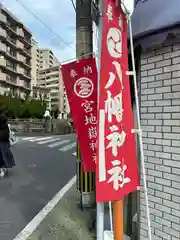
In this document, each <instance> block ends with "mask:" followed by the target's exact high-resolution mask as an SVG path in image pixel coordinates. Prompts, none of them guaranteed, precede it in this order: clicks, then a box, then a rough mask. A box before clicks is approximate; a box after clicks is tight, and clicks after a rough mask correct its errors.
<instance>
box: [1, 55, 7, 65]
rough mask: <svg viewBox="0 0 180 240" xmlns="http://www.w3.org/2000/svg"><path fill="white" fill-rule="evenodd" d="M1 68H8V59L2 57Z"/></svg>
mask: <svg viewBox="0 0 180 240" xmlns="http://www.w3.org/2000/svg"><path fill="white" fill-rule="evenodd" d="M0 66H1V67H6V59H4V58H3V57H0Z"/></svg>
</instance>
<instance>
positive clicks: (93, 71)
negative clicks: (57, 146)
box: [60, 58, 97, 172]
mask: <svg viewBox="0 0 180 240" xmlns="http://www.w3.org/2000/svg"><path fill="white" fill-rule="evenodd" d="M61 70H62V77H63V81H64V85H65V88H66V92H67V96H68V101H69V105H70V109H71V113H72V119H73V122H74V126H75V128H76V134H77V136H78V141H79V145H80V150H81V155H82V162H83V167H84V171H85V172H95V170H96V164H95V161H96V149H97V68H96V62H95V59H94V58H88V59H82V60H80V61H78V62H77V61H75V62H71V63H68V64H65V65H62V66H61V69H60V71H61Z"/></svg>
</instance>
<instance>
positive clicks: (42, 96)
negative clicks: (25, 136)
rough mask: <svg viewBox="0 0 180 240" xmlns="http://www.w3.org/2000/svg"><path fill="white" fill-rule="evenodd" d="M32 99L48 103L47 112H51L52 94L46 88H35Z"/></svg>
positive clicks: (33, 88)
mask: <svg viewBox="0 0 180 240" xmlns="http://www.w3.org/2000/svg"><path fill="white" fill-rule="evenodd" d="M31 93H32V95H31V97H32V98H33V99H35V100H43V101H44V102H45V103H46V110H49V111H50V110H51V92H50V90H49V89H47V88H46V87H41V86H33V87H32V92H31Z"/></svg>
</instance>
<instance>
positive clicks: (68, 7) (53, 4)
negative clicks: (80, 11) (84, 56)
mask: <svg viewBox="0 0 180 240" xmlns="http://www.w3.org/2000/svg"><path fill="white" fill-rule="evenodd" d="M19 1H20V2H21V3H23V4H24V5H25V6H26V7H27V8H28V9H29V10H30V11H31V12H33V13H34V15H36V16H37V17H38V18H40V19H41V20H42V21H43V22H44V23H45V24H46V25H47V26H48V27H49V28H51V29H52V30H53V32H55V33H56V34H57V35H58V36H59V37H62V38H63V40H64V41H65V42H67V43H68V44H69V45H70V46H71V47H72V48H73V49H72V48H70V47H69V46H67V45H66V44H64V43H63V41H62V40H61V39H60V38H58V37H56V36H55V35H54V34H53V33H52V32H51V31H49V30H48V29H47V28H46V27H45V26H43V24H42V23H40V22H39V21H38V20H37V19H36V18H35V17H34V16H33V15H32V14H31V13H29V12H28V11H27V10H26V9H25V8H23V7H22V6H21V5H20V4H19V3H18V2H17V1H16V0H3V1H2V2H3V4H4V6H5V7H7V8H8V9H9V10H10V11H11V12H12V13H13V14H14V15H15V16H16V17H17V18H18V19H19V20H20V21H22V22H23V23H24V24H25V26H26V27H27V28H28V29H29V30H30V31H31V32H32V34H33V36H34V38H35V40H36V41H38V42H39V45H40V47H48V48H51V49H52V50H53V52H54V54H55V55H56V56H57V57H58V58H59V60H60V61H65V60H67V59H71V58H74V57H75V23H76V21H75V11H74V9H73V7H72V4H71V0H19Z"/></svg>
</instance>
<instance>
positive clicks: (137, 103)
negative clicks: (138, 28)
mask: <svg viewBox="0 0 180 240" xmlns="http://www.w3.org/2000/svg"><path fill="white" fill-rule="evenodd" d="M128 22H129V35H130V48H131V58H132V68H133V69H132V70H133V81H134V91H135V102H136V114H137V125H138V134H139V145H140V156H141V164H142V172H143V182H144V195H145V202H146V213H147V222H148V239H149V240H152V235H151V221H150V210H149V200H148V191H147V179H146V171H145V161H144V151H143V141H142V131H141V123H140V110H139V98H138V88H137V79H136V68H135V60H134V46H133V36H132V25H131V16H128Z"/></svg>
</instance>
